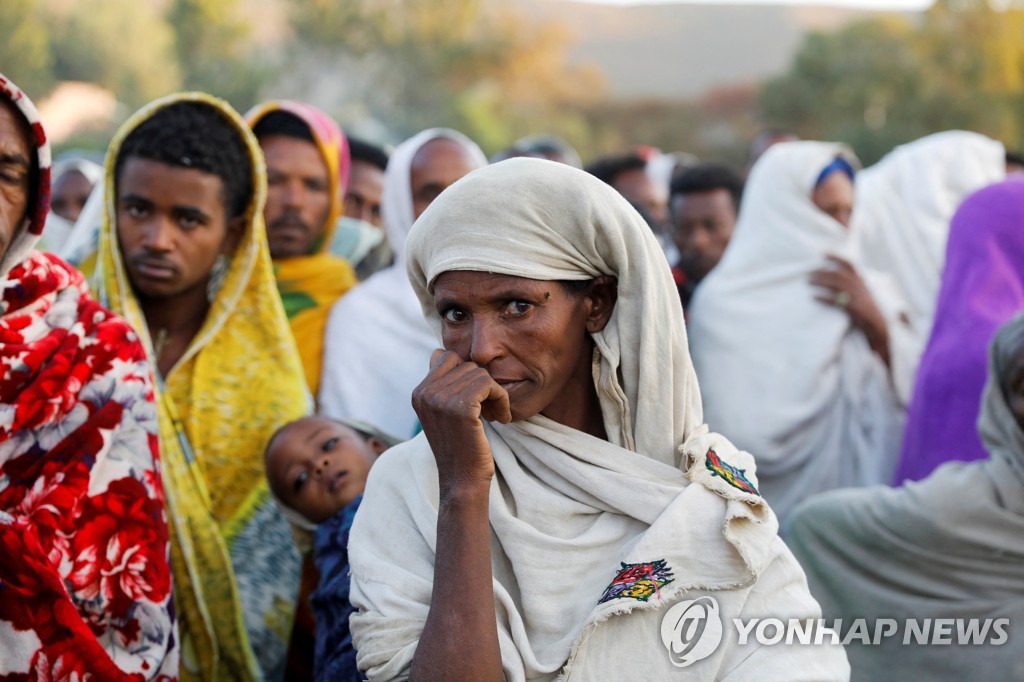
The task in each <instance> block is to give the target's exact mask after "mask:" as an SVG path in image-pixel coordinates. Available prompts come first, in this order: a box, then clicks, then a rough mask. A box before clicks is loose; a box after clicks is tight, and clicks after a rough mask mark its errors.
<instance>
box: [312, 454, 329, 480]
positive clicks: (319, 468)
mask: <svg viewBox="0 0 1024 682" xmlns="http://www.w3.org/2000/svg"><path fill="white" fill-rule="evenodd" d="M329 464H330V458H328V457H327V455H324V456H323V457H319V458H317V459H316V460H315V461H314V462H313V475H314V476H323V475H324V472H325V471H326V470H327V468H328V465H329Z"/></svg>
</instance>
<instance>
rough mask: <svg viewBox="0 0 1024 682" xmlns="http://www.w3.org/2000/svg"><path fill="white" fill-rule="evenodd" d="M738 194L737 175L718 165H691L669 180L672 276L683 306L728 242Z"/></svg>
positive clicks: (739, 194)
mask: <svg viewBox="0 0 1024 682" xmlns="http://www.w3.org/2000/svg"><path fill="white" fill-rule="evenodd" d="M742 193H743V180H742V179H741V178H740V176H739V174H738V173H736V172H735V171H733V170H732V169H731V168H729V167H728V166H723V165H721V164H715V163H702V164H698V165H696V166H691V167H689V168H686V169H684V170H683V171H682V172H681V173H679V174H678V175H677V176H676V177H675V178H674V179H673V180H672V187H671V195H670V200H669V208H670V209H671V215H672V237H673V240H674V241H675V244H676V248H677V249H678V250H679V262H678V263H676V264H675V265H674V266H673V267H672V275H673V276H674V277H675V280H676V287H677V288H678V289H679V298H680V299H681V300H682V302H683V306H684V307H685V306H686V305H687V304H689V302H690V297H691V296H692V295H693V290H694V288H696V286H697V284H698V283H699V282H700V281H701V280H702V279H703V278H704V277H705V276H706V275H707V274H708V273H709V272H711V269H712V268H713V267H715V266H716V265H717V264H718V261H719V260H721V258H722V254H723V253H724V252H725V247H726V246H728V245H729V240H730V239H731V238H732V231H733V229H734V228H735V227H736V216H737V215H738V214H739V210H740V196H741V195H742Z"/></svg>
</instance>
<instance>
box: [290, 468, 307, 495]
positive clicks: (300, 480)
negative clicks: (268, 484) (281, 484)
mask: <svg viewBox="0 0 1024 682" xmlns="http://www.w3.org/2000/svg"><path fill="white" fill-rule="evenodd" d="M308 478H309V474H308V473H307V472H305V471H303V472H300V473H299V475H298V476H296V477H295V483H293V484H292V489H293V490H294V491H295V492H299V491H300V490H302V486H303V484H305V482H306V479H308Z"/></svg>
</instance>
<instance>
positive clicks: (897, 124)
mask: <svg viewBox="0 0 1024 682" xmlns="http://www.w3.org/2000/svg"><path fill="white" fill-rule="evenodd" d="M1022 43H1024V23H1022V19H1021V10H1020V9H1019V8H1018V9H1009V10H1005V11H997V10H994V9H992V8H991V7H990V6H989V5H988V4H987V3H985V2H981V1H979V0H940V1H939V2H937V3H936V5H935V6H933V7H932V9H930V10H929V11H928V12H926V13H925V14H924V17H923V20H922V22H921V23H920V24H918V25H914V24H911V23H910V22H907V21H893V20H889V21H877V20H876V21H868V22H862V23H858V24H854V25H851V26H848V27H846V28H845V29H843V30H840V31H838V32H836V33H831V34H824V33H815V34H812V35H810V36H808V38H807V39H806V40H805V42H804V44H803V46H802V47H801V49H800V51H799V53H798V54H797V56H796V59H795V60H794V63H793V66H792V68H791V69H790V71H789V73H787V74H786V75H784V76H782V77H780V78H777V79H775V80H772V81H770V82H768V83H767V84H765V86H764V87H763V88H762V90H761V93H760V96H759V109H760V115H761V117H762V119H763V121H764V123H765V124H767V125H771V126H777V127H786V128H791V129H793V130H794V131H796V132H797V133H798V134H800V135H801V136H803V137H808V138H817V139H832V140H841V141H844V142H847V143H849V144H851V145H852V146H853V147H854V148H855V149H856V150H857V151H858V154H859V155H860V156H861V160H862V161H863V162H864V163H873V162H874V161H876V160H877V159H878V158H880V157H881V156H882V155H883V154H885V153H886V152H887V151H888V150H890V149H892V147H893V146H895V145H897V144H900V143H903V142H907V141H910V140H913V139H915V138H918V137H921V136H923V135H927V134H929V133H932V132H937V131H940V130H948V129H968V130H975V131H978V132H981V133H985V134H987V135H989V136H991V137H994V138H996V139H1001V140H1003V141H1004V142H1005V143H1006V144H1007V145H1008V146H1011V147H1013V146H1020V145H1021V144H1022V142H1024V140H1022V139H1021V128H1020V125H1021V123H1020V119H1019V112H1020V111H1021V109H1020V104H1021V101H1022V95H1024V87H1022V85H1024V84H1022V82H1021V72H1022V69H1024V52H1022V47H1021V45H1022Z"/></svg>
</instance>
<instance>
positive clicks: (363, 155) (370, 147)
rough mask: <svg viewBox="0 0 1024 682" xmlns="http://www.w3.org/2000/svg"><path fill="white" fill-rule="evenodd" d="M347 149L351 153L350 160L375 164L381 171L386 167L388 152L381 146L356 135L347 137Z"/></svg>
mask: <svg viewBox="0 0 1024 682" xmlns="http://www.w3.org/2000/svg"><path fill="white" fill-rule="evenodd" d="M348 150H349V153H351V154H352V161H353V162H355V161H365V162H366V163H368V164H370V165H371V166H376V167H377V168H380V169H381V170H382V171H383V170H386V169H387V167H388V153H387V152H386V151H384V149H383V148H382V147H378V146H377V145H375V144H370V143H369V142H367V141H366V140H360V139H359V138H356V137H350V138H348Z"/></svg>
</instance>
